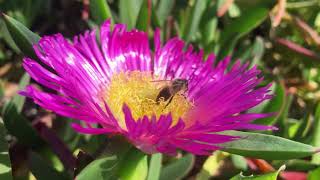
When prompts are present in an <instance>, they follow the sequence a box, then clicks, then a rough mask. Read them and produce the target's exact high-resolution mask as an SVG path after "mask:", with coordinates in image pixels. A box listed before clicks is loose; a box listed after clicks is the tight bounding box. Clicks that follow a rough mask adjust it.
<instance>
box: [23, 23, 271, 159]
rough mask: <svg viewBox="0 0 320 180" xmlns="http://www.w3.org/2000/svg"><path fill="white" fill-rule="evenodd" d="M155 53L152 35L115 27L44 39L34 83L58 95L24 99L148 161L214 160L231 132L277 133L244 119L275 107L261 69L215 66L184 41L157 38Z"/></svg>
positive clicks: (32, 66) (37, 93)
mask: <svg viewBox="0 0 320 180" xmlns="http://www.w3.org/2000/svg"><path fill="white" fill-rule="evenodd" d="M154 47H155V48H154V51H151V50H150V46H149V43H148V36H147V34H146V33H145V32H140V31H137V30H132V31H130V32H127V31H126V27H125V25H122V24H116V25H115V26H114V28H113V31H111V30H110V21H106V22H105V23H104V24H103V25H102V27H101V29H100V37H99V38H98V40H97V39H96V33H95V31H91V32H86V33H85V34H84V35H80V36H77V37H75V38H74V40H73V42H70V41H68V40H66V39H65V38H63V37H62V35H60V34H57V35H54V36H45V37H43V38H41V40H40V41H39V44H37V45H34V50H35V52H36V54H37V56H38V57H39V59H40V60H41V61H42V62H43V63H44V64H46V67H43V66H42V65H40V64H39V63H37V62H36V61H35V60H32V59H30V58H24V61H23V66H24V68H25V69H26V71H27V72H28V73H29V74H30V75H31V77H32V78H33V79H34V80H36V81H37V82H38V83H40V84H41V85H43V86H45V87H47V88H49V89H52V90H54V91H55V92H56V93H52V91H50V93H49V92H43V91H41V90H38V89H37V88H35V87H33V86H28V87H27V88H26V90H24V91H22V92H20V93H21V94H22V95H24V96H28V97H30V98H32V99H33V100H34V102H35V103H37V104H38V105H40V106H42V107H43V108H45V109H48V110H51V111H54V112H56V113H57V114H60V115H62V116H66V117H70V118H74V119H78V120H80V122H81V123H74V124H73V125H72V127H73V128H74V129H75V130H76V131H78V132H80V133H86V134H121V135H123V136H125V137H126V138H127V139H128V140H129V141H130V142H131V143H132V144H134V145H135V146H136V147H137V148H139V149H141V150H142V151H144V152H146V153H156V152H162V153H166V154H175V153H176V150H177V149H183V150H185V151H189V152H191V153H194V154H210V153H211V152H212V151H214V150H217V149H220V148H221V147H219V144H220V143H225V142H229V141H233V140H236V139H238V137H234V136H227V135H222V134H218V132H222V131H226V130H239V129H253V130H270V129H274V127H270V126H262V125H255V124H251V122H252V121H253V120H255V119H257V118H264V117H267V116H270V114H253V113H243V112H245V111H246V110H248V109H250V108H252V107H254V106H256V105H258V104H259V103H261V102H262V101H264V100H266V99H270V98H271V95H269V94H268V92H269V90H268V89H269V87H270V86H266V87H260V88H257V87H256V86H257V85H258V84H259V83H260V82H261V81H262V78H258V77H257V76H258V75H259V74H260V71H259V70H257V68H256V67H253V68H251V69H249V70H247V69H248V64H244V65H241V64H240V62H236V63H235V64H234V65H233V66H232V68H231V69H230V70H229V71H228V72H227V66H228V65H229V64H230V63H229V62H230V58H226V59H224V60H222V61H221V62H219V63H218V64H217V66H213V63H214V60H215V56H214V55H213V54H211V55H209V57H208V58H207V60H206V61H204V59H203V52H202V51H200V52H199V53H197V52H194V51H193V50H192V47H191V46H190V47H189V48H188V49H187V50H185V51H184V42H183V41H181V40H179V39H178V38H173V39H171V40H169V41H168V42H167V43H166V44H165V45H164V46H161V42H160V36H159V31H156V32H155V38H154Z"/></svg>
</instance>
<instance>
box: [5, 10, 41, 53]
mask: <svg viewBox="0 0 320 180" xmlns="http://www.w3.org/2000/svg"><path fill="white" fill-rule="evenodd" d="M2 17H3V19H4V22H5V24H6V26H7V28H8V30H9V32H10V35H11V37H12V39H13V40H14V42H15V43H16V45H17V46H18V47H19V49H20V50H21V51H22V52H23V53H24V54H25V55H26V56H29V57H31V58H34V59H37V56H36V55H35V52H34V50H33V47H32V45H33V44H36V43H37V42H38V41H39V39H40V36H38V35H37V34H35V33H33V32H32V31H30V30H29V29H28V28H27V27H25V26H24V25H23V24H22V23H20V22H19V21H17V20H15V19H13V18H12V17H10V16H7V15H5V14H2Z"/></svg>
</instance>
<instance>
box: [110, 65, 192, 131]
mask: <svg viewBox="0 0 320 180" xmlns="http://www.w3.org/2000/svg"><path fill="white" fill-rule="evenodd" d="M168 85H170V82H166V81H157V80H154V79H153V77H152V75H151V73H150V72H140V71H132V72H121V73H119V74H115V75H113V76H112V79H111V84H110V85H109V87H108V89H107V90H106V94H105V95H104V99H105V101H106V102H107V103H108V105H109V107H110V109H111V111H112V113H113V114H114V116H115V117H116V118H117V119H118V121H119V124H120V126H121V127H122V128H126V126H125V121H124V114H123V112H122V107H123V104H124V103H125V104H127V105H128V106H129V107H130V109H131V113H132V116H133V117H134V119H135V120H137V119H138V118H142V117H143V116H145V115H146V116H148V117H151V116H152V115H156V117H157V118H159V117H160V115H161V114H168V113H170V112H171V114H172V117H173V123H172V124H176V123H177V121H178V120H179V118H180V117H182V118H183V116H184V114H185V113H186V112H187V111H188V110H189V109H190V107H191V106H192V103H191V102H189V101H188V100H187V99H186V98H185V97H184V96H183V95H182V94H180V93H177V94H176V95H175V96H174V97H173V99H172V101H171V103H170V104H169V105H167V103H168V101H166V102H165V101H163V100H160V103H157V102H156V98H157V96H158V94H159V92H160V91H161V89H162V88H163V87H165V86H168ZM166 105H167V106H166Z"/></svg>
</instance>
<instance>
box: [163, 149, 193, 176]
mask: <svg viewBox="0 0 320 180" xmlns="http://www.w3.org/2000/svg"><path fill="white" fill-rule="evenodd" d="M194 162H195V156H194V155H192V154H187V155H185V156H183V157H182V158H180V159H178V160H176V161H174V162H172V163H170V164H168V165H166V166H164V167H163V169H162V170H161V174H160V180H168V179H182V178H183V177H184V176H185V175H187V174H188V172H189V171H190V170H191V169H192V167H193V165H194Z"/></svg>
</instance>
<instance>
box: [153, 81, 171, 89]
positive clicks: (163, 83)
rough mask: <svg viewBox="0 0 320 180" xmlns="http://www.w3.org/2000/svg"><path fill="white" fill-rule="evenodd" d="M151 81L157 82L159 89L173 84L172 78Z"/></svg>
mask: <svg viewBox="0 0 320 180" xmlns="http://www.w3.org/2000/svg"><path fill="white" fill-rule="evenodd" d="M151 82H153V83H155V85H156V87H157V89H161V88H164V87H166V86H169V85H170V84H171V80H153V81H151Z"/></svg>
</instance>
